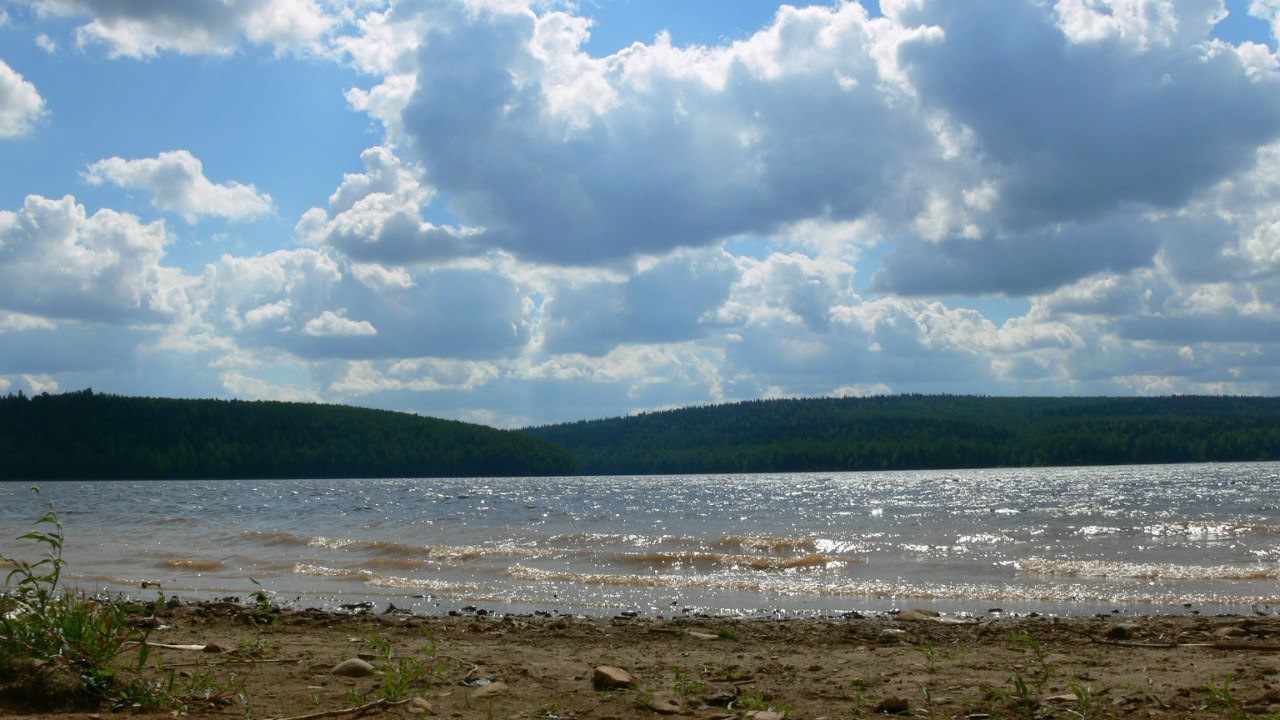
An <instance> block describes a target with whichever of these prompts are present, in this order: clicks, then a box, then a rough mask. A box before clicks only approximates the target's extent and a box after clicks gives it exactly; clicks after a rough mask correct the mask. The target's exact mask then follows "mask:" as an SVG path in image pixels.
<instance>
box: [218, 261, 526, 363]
mask: <svg viewBox="0 0 1280 720" xmlns="http://www.w3.org/2000/svg"><path fill="white" fill-rule="evenodd" d="M201 288H202V291H201V295H200V300H199V302H200V305H201V308H202V313H203V314H204V316H205V317H206V318H208V319H209V321H210V322H211V323H213V326H214V328H215V329H216V330H217V331H218V332H220V333H222V334H225V335H227V336H229V337H233V338H235V339H236V341H237V342H239V343H241V344H243V345H245V346H248V347H262V348H275V349H278V350H282V351H285V352H288V353H292V354H294V355H297V356H300V357H306V358H313V359H325V358H340V359H352V360H359V359H371V358H417V357H427V356H431V357H440V358H492V357H501V356H503V355H506V354H510V353H517V352H519V350H520V349H521V348H522V347H523V346H524V345H525V344H527V343H528V341H529V338H530V332H531V330H530V325H531V320H530V318H529V317H528V311H527V308H526V299H527V295H526V293H525V291H524V289H523V288H522V286H521V285H520V284H519V283H518V282H517V281H515V280H513V279H511V278H509V277H508V276H506V275H505V274H504V273H503V272H502V271H501V270H497V269H491V268H488V267H459V268H426V269H422V270H419V271H415V272H412V273H410V272H409V271H406V270H403V269H400V270H398V271H397V270H388V269H377V268H374V267H372V266H369V265H367V264H361V265H351V264H349V263H348V262H347V261H345V260H343V259H338V258H334V257H332V256H330V255H329V254H327V253H323V252H320V251H317V250H313V249H299V250H281V251H277V252H273V253H270V254H267V255H261V256H254V257H235V256H230V255H227V256H224V257H222V258H221V259H220V260H219V261H218V262H216V263H213V264H211V265H209V266H208V267H207V269H206V270H205V273H204V275H203V276H202V277H201Z"/></svg>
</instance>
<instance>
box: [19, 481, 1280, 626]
mask: <svg viewBox="0 0 1280 720" xmlns="http://www.w3.org/2000/svg"><path fill="white" fill-rule="evenodd" d="M1278 480H1280V464H1276V463H1253V464H1250V463H1243V464H1208V465H1160V466H1123V467H1086V468H1034V469H997V470H947V471H924V472H879V473H874V472H872V473H796V474H775V475H705V476H702V475H699V476H641V477H573V478H484V479H445V480H441V479H393V480H264V481H231V480H226V481H182V482H154V481H152V482H124V481H121V482H106V481H102V482H46V483H40V487H41V490H42V492H41V494H39V495H37V494H35V493H33V492H32V491H31V490H30V486H31V483H0V554H4V555H6V556H11V557H12V556H19V557H24V558H27V559H35V558H36V557H38V554H37V552H36V551H35V550H34V549H33V546H32V545H31V544H30V543H29V542H27V541H19V540H15V539H14V538H16V537H17V536H18V535H21V534H22V533H24V532H27V531H28V530H29V529H31V527H32V523H33V522H34V521H35V520H36V519H38V518H39V517H40V515H41V514H42V513H43V512H44V510H45V509H46V507H47V504H48V503H49V502H53V503H54V504H55V506H56V509H57V511H58V514H59V516H60V518H61V519H62V521H63V523H64V524H65V527H66V538H67V542H66V550H65V555H66V559H67V561H68V568H67V571H66V574H65V577H66V578H67V579H68V581H69V582H71V583H72V584H73V585H74V586H76V587H78V588H81V589H84V590H86V591H90V592H104V593H113V594H114V593H125V594H128V595H130V596H133V597H139V598H148V597H155V593H156V592H157V590H156V589H155V588H153V587H148V588H147V589H143V586H142V584H143V583H144V582H146V583H148V584H150V583H158V584H159V587H160V588H161V591H162V592H163V593H164V594H165V595H167V596H169V595H177V596H179V597H181V598H183V599H212V598H220V597H224V596H239V597H242V598H246V597H247V595H248V593H250V592H252V591H254V590H256V589H257V588H258V584H261V586H262V587H263V588H265V589H266V590H268V591H269V592H270V593H271V594H272V596H273V597H274V599H275V601H276V602H278V603H280V604H284V605H291V606H297V607H326V608H334V607H338V606H341V605H343V604H354V603H358V602H372V603H374V605H375V608H376V609H377V610H378V611H381V610H382V609H383V608H384V607H385V606H387V605H388V604H394V605H395V606H396V607H398V608H404V609H409V610H413V611H416V612H427V613H440V612H446V611H448V610H453V609H459V608H463V607H467V606H479V607H482V608H485V609H489V610H491V611H494V612H508V611H514V612H532V611H548V612H574V613H583V614H590V615H609V614H614V613H617V612H619V611H637V612H639V613H641V614H642V615H646V616H655V615H667V616H671V615H678V614H683V613H709V614H733V615H743V616H750V617H757V616H770V617H777V616H786V617H791V616H827V615H841V614H844V613H850V612H860V613H873V612H881V611H885V610H890V609H895V608H907V607H931V608H934V609H938V610H941V611H944V612H952V613H971V614H975V615H985V614H988V613H989V611H991V610H993V609H996V608H999V609H1000V610H1002V611H1003V612H1004V613H1028V612H1041V613H1052V614H1069V615H1083V614H1092V613H1098V612H1106V613H1112V612H1117V611H1118V612H1119V613H1121V614H1129V613H1140V614H1152V613H1179V614H1182V613H1190V612H1199V613H1204V614H1217V613H1224V612H1232V613H1237V612H1250V611H1258V612H1268V613H1269V612H1275V611H1278V610H1280V585H1278V584H1277V580H1278V579H1280V482H1277V481H1278Z"/></svg>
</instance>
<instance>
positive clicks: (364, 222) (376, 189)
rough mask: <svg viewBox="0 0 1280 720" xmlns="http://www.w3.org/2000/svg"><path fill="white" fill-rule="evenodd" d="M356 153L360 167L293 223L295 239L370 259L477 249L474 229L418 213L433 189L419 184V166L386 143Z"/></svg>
mask: <svg viewBox="0 0 1280 720" xmlns="http://www.w3.org/2000/svg"><path fill="white" fill-rule="evenodd" d="M360 158H361V160H362V161H363V163H364V166H365V172H363V173H349V174H347V175H346V176H345V177H343V179H342V184H341V185H340V186H339V187H338V189H337V190H336V191H334V193H333V194H332V195H330V196H329V207H328V210H327V211H326V210H324V209H321V208H312V209H310V210H308V211H307V212H306V213H305V214H304V215H303V216H302V219H301V220H300V221H299V222H298V224H297V227H296V229H297V232H298V236H299V238H301V239H302V240H303V241H305V242H308V243H311V244H313V245H319V246H329V247H333V248H335V249H337V250H339V251H341V252H342V253H343V254H345V255H346V256H347V257H350V258H353V259H355V260H358V261H362V262H373V263H391V264H404V263H412V262H425V261H432V260H437V261H438V260H447V259H451V258H455V257H462V256H467V255H474V254H476V253H477V252H478V251H479V248H478V246H477V243H476V236H477V235H479V234H480V232H479V231H478V230H476V229H473V228H457V227H449V226H441V225H436V224H434V223H430V222H427V221H425V220H424V219H423V218H422V208H423V207H424V206H425V205H427V204H428V203H429V202H430V200H431V197H432V193H431V191H430V190H429V189H428V188H426V187H424V186H423V185H422V184H421V181H420V177H421V174H422V169H421V168H420V167H417V166H414V165H410V164H406V163H404V162H403V161H401V160H400V158H399V157H397V156H396V154H395V153H394V152H393V151H392V150H391V149H390V148H387V147H375V148H369V149H367V150H365V151H364V152H363V153H361V155H360Z"/></svg>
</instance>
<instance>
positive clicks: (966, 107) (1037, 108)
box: [899, 0, 1280, 226]
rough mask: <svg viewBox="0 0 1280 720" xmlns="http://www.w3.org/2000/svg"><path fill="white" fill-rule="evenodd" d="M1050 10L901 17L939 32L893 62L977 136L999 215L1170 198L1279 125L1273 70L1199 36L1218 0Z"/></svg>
mask: <svg viewBox="0 0 1280 720" xmlns="http://www.w3.org/2000/svg"><path fill="white" fill-rule="evenodd" d="M1104 5H1105V6H1106V7H1103V6H1104ZM1056 8H1057V11H1058V12H1057V13H1056V15H1055V13H1054V12H1053V11H1052V10H1051V9H1050V8H1048V7H1047V6H1045V5H1043V4H1039V3H1031V2H993V3H982V4H979V5H969V4H959V3H949V2H942V1H940V0H929V1H928V2H922V3H918V4H915V6H914V7H912V8H911V9H909V10H904V11H903V12H902V14H901V16H900V18H899V19H900V20H901V21H902V22H904V23H920V24H925V25H929V26H932V27H937V28H939V29H940V30H941V33H940V34H939V35H934V36H929V37H927V38H926V39H920V40H913V41H909V42H906V43H904V44H903V45H902V47H901V50H900V57H901V61H902V64H903V66H904V68H905V72H906V74H907V76H908V77H909V78H910V80H911V83H912V86H913V87H914V88H915V89H916V90H917V92H918V93H919V97H920V98H921V100H922V101H923V102H924V104H925V106H926V107H928V108H930V109H934V110H936V111H939V112H942V113H944V114H945V116H946V117H948V118H950V119H952V120H954V121H955V122H958V123H961V124H962V125H963V127H964V128H965V129H966V130H967V131H969V132H971V133H972V134H973V139H974V142H975V143H976V146H977V147H976V149H977V151H978V152H981V153H982V154H983V155H984V156H985V157H986V158H988V159H989V162H990V163H991V167H990V169H989V172H991V173H992V176H993V177H994V178H995V179H996V180H997V181H998V183H999V190H1000V199H999V210H1000V212H1001V215H1002V217H1003V218H1004V219H1005V220H1006V221H1008V222H1010V223H1013V224H1015V225H1019V226H1025V225H1027V224H1038V223H1042V222H1056V221H1062V220H1067V219H1077V220H1078V219H1087V218H1090V217H1096V216H1099V215H1101V214H1104V213H1106V212H1108V211H1110V210H1114V209H1117V208H1123V207H1124V206H1125V205H1127V204H1131V203H1142V204H1146V205H1150V206H1156V207H1173V206H1177V205H1179V204H1181V203H1183V202H1185V201H1186V200H1188V199H1189V198H1190V197H1191V196H1192V195H1193V194H1194V193H1195V192H1196V191H1198V190H1202V189H1204V188H1207V187H1209V186H1210V185H1212V184H1213V183H1215V182H1217V181H1218V180H1220V179H1222V178H1223V177H1225V176H1227V175H1228V174H1230V173H1232V172H1236V171H1240V170H1243V169H1246V168H1247V167H1248V166H1250V165H1251V164H1252V163H1253V161H1254V158H1255V152H1256V150H1257V148H1258V147H1259V146H1260V145H1262V144H1264V143H1266V142H1267V141H1269V140H1271V139H1274V138H1275V137H1276V136H1277V135H1280V88H1278V86H1277V82H1280V79H1278V78H1276V77H1275V76H1274V75H1273V74H1267V75H1264V76H1256V75H1253V74H1251V73H1249V72H1247V71H1246V66H1245V62H1244V60H1242V58H1241V55H1240V52H1239V51H1238V50H1237V49H1236V48H1234V47H1233V46H1230V45H1227V44H1225V43H1221V42H1215V41H1211V40H1210V39H1209V38H1208V31H1209V29H1210V28H1211V27H1212V25H1213V23H1214V22H1215V21H1216V18H1217V17H1218V16H1219V15H1220V13H1221V4H1220V3H1217V2H1204V1H1203V0H1187V1H1186V2H1168V3H1127V2H1124V3H1122V2H1118V1H1117V2H1109V3H1084V2H1079V1H1078V0H1062V1H1061V2H1059V3H1058V4H1057V5H1056ZM993 27H999V28H1001V31H1000V32H999V33H992V32H991V28H993Z"/></svg>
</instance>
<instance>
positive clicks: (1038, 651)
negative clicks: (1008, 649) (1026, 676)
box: [1010, 635, 1053, 692]
mask: <svg viewBox="0 0 1280 720" xmlns="http://www.w3.org/2000/svg"><path fill="white" fill-rule="evenodd" d="M1010 642H1012V643H1013V644H1014V645H1015V646H1017V647H1021V648H1023V649H1024V650H1027V651H1029V652H1030V653H1031V654H1032V655H1034V656H1035V658H1036V664H1037V666H1038V667H1037V668H1036V690H1037V691H1038V692H1043V691H1044V685H1045V683H1047V682H1049V677H1050V676H1052V675H1053V665H1051V664H1050V663H1049V651H1047V650H1045V649H1044V646H1043V645H1041V644H1040V641H1039V640H1036V639H1035V638H1034V637H1032V636H1030V635H1014V636H1013V637H1012V638H1010Z"/></svg>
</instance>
